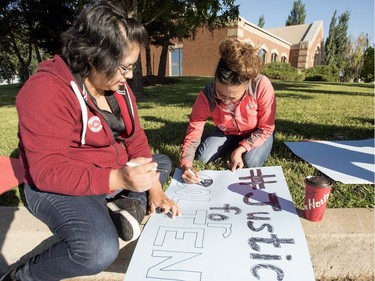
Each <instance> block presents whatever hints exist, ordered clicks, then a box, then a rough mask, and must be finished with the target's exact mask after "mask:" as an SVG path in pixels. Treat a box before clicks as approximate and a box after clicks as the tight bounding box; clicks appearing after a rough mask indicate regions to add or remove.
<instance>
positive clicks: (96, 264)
mask: <svg viewBox="0 0 375 281" xmlns="http://www.w3.org/2000/svg"><path fill="white" fill-rule="evenodd" d="M79 244H81V245H80V246H77V247H71V248H70V251H71V257H72V260H73V262H74V263H75V264H76V267H77V270H78V271H80V274H82V275H94V274H98V273H100V272H102V271H103V270H105V269H106V268H108V267H109V266H110V265H111V264H112V263H113V262H114V261H115V260H116V258H117V256H118V253H119V240H118V237H117V235H116V236H115V237H113V238H111V239H108V238H107V239H100V240H95V239H91V240H90V241H88V240H86V241H82V242H80V243H79Z"/></svg>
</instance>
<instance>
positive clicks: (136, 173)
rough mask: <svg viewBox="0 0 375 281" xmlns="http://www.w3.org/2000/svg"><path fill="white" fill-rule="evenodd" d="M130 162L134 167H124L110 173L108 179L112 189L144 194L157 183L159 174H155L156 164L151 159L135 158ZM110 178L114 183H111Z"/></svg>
mask: <svg viewBox="0 0 375 281" xmlns="http://www.w3.org/2000/svg"><path fill="white" fill-rule="evenodd" d="M130 162H132V163H134V164H135V165H131V166H129V165H125V166H123V167H122V168H121V169H119V170H113V171H112V173H113V174H112V173H111V179H110V180H111V188H112V189H127V190H130V191H135V192H144V191H147V190H149V189H150V188H151V187H152V186H153V185H154V184H155V183H156V182H158V181H159V173H157V172H156V167H157V163H155V162H153V159H152V158H145V157H137V158H133V159H131V160H130ZM112 178H114V181H115V182H112ZM112 183H113V184H112Z"/></svg>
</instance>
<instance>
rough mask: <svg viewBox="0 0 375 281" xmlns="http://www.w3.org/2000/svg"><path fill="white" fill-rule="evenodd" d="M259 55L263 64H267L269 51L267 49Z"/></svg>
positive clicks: (262, 50)
mask: <svg viewBox="0 0 375 281" xmlns="http://www.w3.org/2000/svg"><path fill="white" fill-rule="evenodd" d="M258 55H259V56H260V57H261V59H262V61H263V63H267V51H266V50H265V49H260V50H259V53H258Z"/></svg>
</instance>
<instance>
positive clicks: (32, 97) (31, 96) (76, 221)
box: [0, 2, 180, 281]
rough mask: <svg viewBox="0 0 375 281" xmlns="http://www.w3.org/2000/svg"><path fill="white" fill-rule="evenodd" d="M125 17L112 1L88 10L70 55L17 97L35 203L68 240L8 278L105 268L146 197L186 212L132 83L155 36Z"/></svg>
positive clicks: (132, 232) (68, 37)
mask: <svg viewBox="0 0 375 281" xmlns="http://www.w3.org/2000/svg"><path fill="white" fill-rule="evenodd" d="M124 15H125V12H124V11H123V10H121V9H120V8H119V7H117V6H116V5H114V4H113V3H110V2H99V3H97V4H94V5H92V6H90V7H87V8H86V9H84V10H83V11H82V12H81V14H80V15H79V17H78V19H77V21H76V22H75V23H74V25H73V26H72V27H71V28H70V29H69V30H68V31H67V32H65V33H64V34H63V36H62V42H63V48H62V54H61V56H55V57H54V58H53V59H52V60H50V61H46V62H43V63H41V65H40V67H39V69H38V71H37V73H36V74H34V75H33V76H32V77H30V79H29V80H28V81H27V82H26V84H25V85H24V86H23V87H22V89H21V90H20V92H19V94H18V96H17V100H16V107H17V111H18V115H19V152H20V158H21V159H22V162H23V165H24V167H25V171H26V172H25V185H24V189H25V197H26V200H27V204H28V208H29V209H30V211H31V212H32V213H33V215H35V216H36V217H37V218H39V219H40V220H41V221H43V222H44V223H46V224H47V225H48V227H49V228H50V229H51V230H52V231H53V232H54V233H55V234H57V236H58V237H59V238H60V240H59V242H57V243H56V244H54V245H53V246H51V247H50V248H49V249H46V250H45V251H44V252H43V253H41V254H39V255H37V256H36V257H34V258H32V259H30V260H29V261H28V262H27V263H26V264H25V265H23V266H21V267H19V268H17V269H15V270H12V271H11V272H8V273H7V274H6V275H4V276H3V277H2V278H1V279H0V280H22V281H26V280H27V281H29V280H38V281H53V280H61V279H65V278H72V277H75V276H83V275H92V274H97V273H99V272H101V271H103V270H104V269H106V268H107V267H108V266H109V265H111V264H112V262H113V261H114V260H115V259H116V257H117V255H118V251H119V241H118V236H120V237H121V238H122V239H123V240H126V241H131V240H134V239H136V238H138V236H139V234H140V228H139V223H140V222H141V221H142V220H143V217H144V215H145V213H146V204H148V207H149V209H150V212H151V214H153V213H155V212H156V209H157V208H159V209H161V210H163V212H164V213H171V214H172V216H178V215H180V209H179V207H178V206H177V205H176V204H175V202H173V201H172V200H170V199H168V198H167V196H166V195H165V193H164V192H163V190H162V183H164V182H165V181H166V180H167V178H168V176H169V172H170V170H171V161H170V160H169V158H168V157H167V156H165V155H152V154H151V152H150V147H149V145H148V141H147V138H146V135H145V132H144V131H143V129H142V128H141V126H140V123H139V117H138V114H137V108H136V103H135V97H134V95H133V93H132V91H131V89H130V88H129V87H128V84H127V79H130V78H132V76H133V72H132V71H133V69H134V65H135V63H136V61H137V59H138V56H139V53H140V50H141V47H142V46H143V44H144V43H145V42H146V38H147V34H146V31H145V29H144V27H143V26H142V25H141V24H139V23H138V22H137V21H135V20H134V19H129V18H126V17H125V16H124ZM119 191H120V192H119ZM109 195H111V196H109ZM146 195H148V197H147V196H146ZM109 197H110V199H108V198H109Z"/></svg>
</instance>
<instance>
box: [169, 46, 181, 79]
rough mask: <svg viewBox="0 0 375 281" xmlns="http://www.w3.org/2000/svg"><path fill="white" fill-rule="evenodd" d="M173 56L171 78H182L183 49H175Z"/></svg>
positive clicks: (172, 52)
mask: <svg viewBox="0 0 375 281" xmlns="http://www.w3.org/2000/svg"><path fill="white" fill-rule="evenodd" d="M170 55H171V60H170V62H171V65H170V67H171V76H182V48H173V49H172V50H171V51H170Z"/></svg>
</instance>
